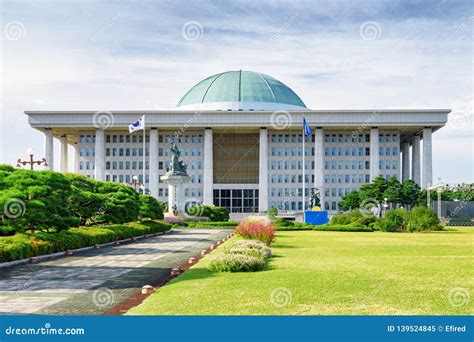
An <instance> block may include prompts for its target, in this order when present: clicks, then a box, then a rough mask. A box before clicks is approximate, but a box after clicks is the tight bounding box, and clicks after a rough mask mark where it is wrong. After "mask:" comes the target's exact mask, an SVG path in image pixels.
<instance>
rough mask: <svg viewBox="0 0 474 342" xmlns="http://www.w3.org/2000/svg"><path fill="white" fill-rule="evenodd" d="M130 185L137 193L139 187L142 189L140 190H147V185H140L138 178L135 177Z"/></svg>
mask: <svg viewBox="0 0 474 342" xmlns="http://www.w3.org/2000/svg"><path fill="white" fill-rule="evenodd" d="M130 185H132V186H133V188H134V189H135V191H137V185H138V186H139V187H140V189H144V188H145V184H143V183H140V182H139V181H138V176H133V177H132V182H131V183H130Z"/></svg>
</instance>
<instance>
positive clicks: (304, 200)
mask: <svg viewBox="0 0 474 342" xmlns="http://www.w3.org/2000/svg"><path fill="white" fill-rule="evenodd" d="M303 120H304V115H303ZM305 133H306V132H305V127H304V125H303V222H305V216H306V213H305V202H306V194H305V188H306V184H305V183H306V181H305V176H306V170H305V169H306V167H305V159H306V158H305V140H306V135H305Z"/></svg>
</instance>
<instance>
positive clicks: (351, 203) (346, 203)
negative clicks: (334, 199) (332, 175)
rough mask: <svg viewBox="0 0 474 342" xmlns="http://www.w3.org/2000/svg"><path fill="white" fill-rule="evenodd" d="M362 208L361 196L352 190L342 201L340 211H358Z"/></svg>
mask: <svg viewBox="0 0 474 342" xmlns="http://www.w3.org/2000/svg"><path fill="white" fill-rule="evenodd" d="M359 206H360V196H359V192H358V191H357V190H352V191H351V192H349V193H348V194H346V195H344V196H342V198H341V201H340V202H339V209H341V210H349V209H357V208H359Z"/></svg>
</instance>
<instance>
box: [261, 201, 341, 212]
mask: <svg viewBox="0 0 474 342" xmlns="http://www.w3.org/2000/svg"><path fill="white" fill-rule="evenodd" d="M270 207H271V208H277V209H278V210H279V211H285V210H286V211H290V210H293V211H296V210H302V209H303V203H301V202H300V201H291V202H289V201H274V202H270ZM324 210H338V205H337V202H336V201H332V202H324Z"/></svg>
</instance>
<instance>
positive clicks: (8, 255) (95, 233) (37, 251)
mask: <svg viewBox="0 0 474 342" xmlns="http://www.w3.org/2000/svg"><path fill="white" fill-rule="evenodd" d="M170 228H171V225H170V224H168V223H165V222H162V221H152V220H146V221H141V222H130V223H126V224H121V225H103V226H94V227H79V228H70V229H67V230H63V231H60V232H58V233H54V234H50V233H44V232H38V233H34V234H29V233H18V234H16V235H14V236H6V237H0V262H6V261H13V260H19V259H25V258H29V257H32V256H37V255H43V254H49V253H55V252H61V251H65V250H67V249H75V248H82V247H87V246H93V245H95V244H102V243H107V242H113V241H117V240H121V239H126V238H131V237H134V236H140V235H144V234H151V233H158V232H164V231H167V230H169V229H170Z"/></svg>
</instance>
